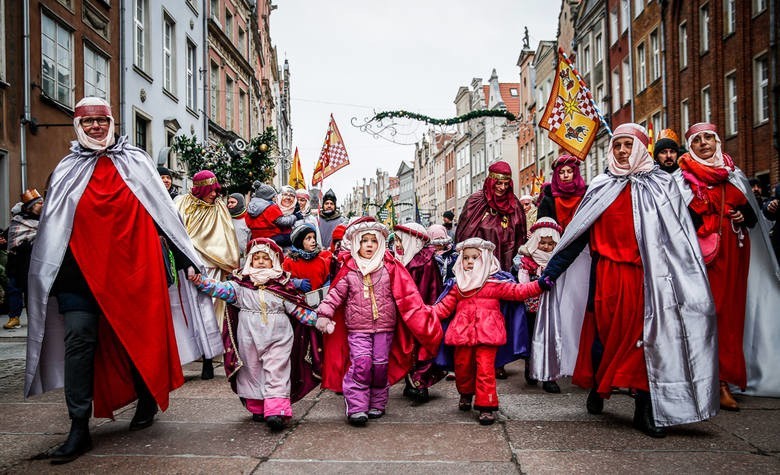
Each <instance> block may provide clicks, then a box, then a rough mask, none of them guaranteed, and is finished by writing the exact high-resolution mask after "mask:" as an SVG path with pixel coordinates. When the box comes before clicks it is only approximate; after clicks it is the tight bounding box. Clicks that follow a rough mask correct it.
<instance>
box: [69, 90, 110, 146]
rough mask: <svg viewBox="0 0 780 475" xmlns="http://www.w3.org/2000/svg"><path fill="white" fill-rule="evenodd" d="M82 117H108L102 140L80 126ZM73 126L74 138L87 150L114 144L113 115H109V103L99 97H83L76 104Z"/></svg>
mask: <svg viewBox="0 0 780 475" xmlns="http://www.w3.org/2000/svg"><path fill="white" fill-rule="evenodd" d="M82 117H108V134H107V135H106V137H105V138H104V139H103V140H95V139H93V138H92V137H90V136H89V135H87V133H86V132H85V131H84V128H83V127H81V119H82ZM73 128H74V129H76V138H77V139H78V141H79V143H80V144H81V146H82V147H84V148H86V149H89V150H97V151H101V150H105V149H107V148H108V147H110V146H112V145H114V116H113V115H111V104H109V103H108V102H107V101H106V100H105V99H101V98H100V97H85V98H84V99H82V100H80V101H79V102H78V104H76V108H75V109H74V110H73Z"/></svg>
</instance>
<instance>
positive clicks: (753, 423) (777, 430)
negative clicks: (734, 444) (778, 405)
mask: <svg viewBox="0 0 780 475" xmlns="http://www.w3.org/2000/svg"><path fill="white" fill-rule="evenodd" d="M751 399H759V398H751ZM761 399H765V398H761ZM712 423H713V424H716V425H718V426H719V427H721V428H723V430H726V431H728V432H731V433H732V434H734V435H735V436H737V437H739V438H741V439H744V440H746V441H747V442H749V443H750V444H752V445H753V446H755V447H757V448H759V449H761V450H763V451H765V452H780V411H775V410H750V409H743V410H741V411H739V412H728V411H720V412H719V413H718V415H717V416H715V417H714V418H712Z"/></svg>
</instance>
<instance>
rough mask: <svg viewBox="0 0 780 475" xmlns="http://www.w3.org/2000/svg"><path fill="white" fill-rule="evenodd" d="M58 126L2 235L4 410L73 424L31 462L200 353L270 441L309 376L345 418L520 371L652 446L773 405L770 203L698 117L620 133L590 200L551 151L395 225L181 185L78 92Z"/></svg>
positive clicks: (161, 404)
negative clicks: (69, 120)
mask: <svg viewBox="0 0 780 475" xmlns="http://www.w3.org/2000/svg"><path fill="white" fill-rule="evenodd" d="M73 125H74V129H75V132H76V137H77V140H76V141H75V142H74V143H73V146H72V148H71V151H70V154H69V155H67V156H66V157H65V158H63V160H62V161H61V162H60V164H59V165H58V166H57V167H56V169H55V170H54V171H53V173H52V175H51V178H50V180H49V183H48V185H47V189H46V194H45V202H44V197H41V196H40V194H39V193H38V192H37V191H35V190H28V191H26V192H25V194H24V196H23V197H22V204H21V205H20V209H19V212H18V214H16V215H15V216H14V219H13V221H12V224H11V227H10V229H9V231H8V236H7V242H8V244H7V245H8V249H9V254H10V258H9V263H8V265H7V274H8V276H9V279H8V289H9V292H8V294H9V299H8V300H9V322H8V324H6V328H13V327H15V326H17V325H18V324H19V319H18V317H19V312H20V311H21V306H22V305H25V303H24V302H25V301H26V306H27V309H28V319H29V329H28V347H27V371H26V376H25V377H26V380H25V396H27V397H29V396H33V395H35V394H39V393H42V392H45V391H48V390H51V389H54V388H59V387H63V386H64V388H65V402H66V405H67V408H68V413H69V415H70V418H71V430H70V433H69V435H68V438H67V440H66V441H65V443H63V444H62V445H61V446H59V447H57V448H56V449H53V450H52V451H51V453H50V454H48V456H50V457H51V459H52V463H66V462H69V461H71V460H74V459H75V458H77V457H79V456H80V455H81V454H83V453H85V452H87V451H89V450H90V449H91V446H92V442H91V437H90V433H89V419H90V417H91V416H92V415H94V416H95V417H112V416H113V413H114V411H115V410H117V409H119V408H121V407H123V406H125V405H127V404H129V403H131V402H133V401H135V400H137V401H138V403H137V405H136V412H135V415H134V417H133V419H132V421H131V423H130V430H139V429H143V428H145V427H149V426H150V425H152V424H153V423H154V418H155V415H156V413H157V412H158V410H165V409H166V408H167V407H168V404H169V393H170V392H171V391H173V390H174V389H176V388H178V387H179V386H181V385H182V384H183V383H184V377H183V372H182V365H183V364H186V363H189V362H192V361H196V360H201V361H202V364H203V366H202V371H201V378H202V379H212V378H213V377H214V367H213V364H214V362H215V361H220V362H221V363H222V365H223V366H224V369H225V374H226V376H227V379H228V381H229V383H230V386H231V389H232V390H233V391H234V392H235V393H236V395H237V396H238V397H239V398H240V400H241V402H242V404H243V405H244V407H245V408H246V409H247V411H248V412H249V413H250V414H251V418H252V420H254V421H257V422H262V423H264V424H266V425H267V426H268V428H269V429H270V430H281V429H283V428H284V427H286V426H287V424H288V423H289V421H290V419H291V417H292V403H294V402H295V401H296V400H298V399H300V398H301V397H303V396H304V395H305V394H307V393H308V392H309V391H311V390H312V389H313V388H315V387H317V386H319V385H321V386H322V387H323V388H325V389H329V390H332V391H335V392H338V393H340V394H343V397H344V403H345V413H346V420H347V421H348V423H349V424H350V425H353V426H364V425H366V424H367V423H368V421H369V420H371V419H378V418H381V417H382V416H383V415H384V414H385V412H386V411H387V410H388V408H387V405H388V395H389V388H390V386H391V385H393V384H395V383H396V382H399V381H401V380H402V379H403V380H404V391H403V394H404V396H406V397H407V398H409V399H411V400H412V401H414V402H415V403H418V404H419V403H425V402H427V401H428V400H429V398H430V391H432V390H435V385H436V384H437V383H439V382H440V381H442V380H444V379H445V376H452V379H454V380H455V386H456V388H457V391H458V393H459V395H460V398H459V400H458V402H457V408H458V409H459V410H462V411H472V410H474V411H476V420H477V421H478V422H479V423H480V424H482V425H490V424H492V423H494V422H495V420H496V411H497V410H498V409H499V396H498V393H497V386H496V379H497V378H506V377H508V374H507V372H506V370H505V368H504V366H505V365H506V364H507V363H509V362H511V361H515V360H519V359H523V360H525V364H524V378H525V382H526V384H527V385H529V386H535V385H537V384H538V383H539V382H541V383H542V388H543V389H544V391H546V392H547V393H552V394H555V393H560V392H561V388H560V386H559V385H558V383H557V380H558V379H560V378H562V377H564V376H572V382H573V383H574V384H575V385H578V386H580V387H582V388H585V389H587V390H588V391H589V393H588V396H587V398H586V401H585V407H586V410H587V411H588V412H589V413H591V414H600V413H602V411H603V410H604V405H605V401H606V400H608V399H609V398H610V397H611V396H612V395H613V394H615V393H616V392H623V393H627V394H630V395H631V396H632V397H633V398H634V399H635V413H634V420H633V424H634V426H635V427H636V428H637V429H638V430H641V431H642V432H643V433H645V434H647V435H649V436H651V437H664V436H665V434H666V427H668V426H673V425H678V424H685V423H690V422H696V421H701V420H705V419H708V418H710V417H712V416H714V415H715V414H716V413H717V411H718V410H719V409H725V410H738V409H739V404H738V402H737V400H736V399H735V398H734V397H733V394H732V391H733V390H740V391H745V392H747V393H748V394H755V395H763V396H774V397H778V396H780V371H778V369H777V368H776V367H775V365H774V362H775V361H776V358H777V351H776V350H775V347H776V346H777V345H776V343H777V339H778V338H780V325H778V323H777V319H776V318H775V315H774V314H773V309H775V308H777V307H776V306H775V305H776V304H780V301H779V300H780V271H779V270H778V262H777V260H776V255H777V252H776V251H777V241H778V236H777V231H776V223H777V214H778V207H779V205H778V199H779V198H780V189H778V188H776V189H775V196H774V198H768V197H765V196H764V195H763V190H762V189H761V188H760V186H758V187H756V186H755V183H754V184H753V186H751V183H749V182H748V180H747V178H746V177H745V176H744V174H743V173H742V172H741V171H740V170H739V168H738V167H736V166H735V165H734V161H733V160H732V159H731V157H729V156H728V155H727V154H726V153H725V152H723V150H722V148H721V141H720V138H719V136H718V134H717V131H716V130H715V127H714V126H713V125H712V124H696V125H694V126H692V127H691V128H690V129H689V130H688V131H687V132H686V137H685V138H686V142H685V150H687V151H685V153H683V154H681V152H682V151H683V150H681V147H680V144H678V143H677V141H676V140H675V138H674V137H673V136H667V137H664V138H662V139H660V140H659V141H657V142H656V143H655V148H654V156H652V155H651V154H650V153H649V152H648V146H649V145H650V143H649V138H648V135H647V132H646V131H645V130H644V128H643V127H641V126H640V125H637V124H622V125H620V126H618V127H616V128H615V131H614V135H613V137H612V138H611V141H610V147H609V154H608V164H607V169H606V170H605V171H604V173H602V174H600V175H598V176H597V177H595V178H594V179H593V181H592V182H591V183H590V185H589V186H586V183H585V181H584V179H583V178H582V176H581V174H580V163H579V160H578V159H577V158H575V157H573V156H570V155H566V154H564V155H561V156H560V157H558V159H557V160H556V161H555V162H554V163H553V175H552V179H551V181H550V183H548V184H546V185H545V186H544V187H543V188H542V190H541V192H540V193H539V194H538V195H537V196H531V195H524V196H520V197H518V196H517V195H516V194H515V189H514V184H513V182H512V178H511V168H510V166H509V164H508V163H506V162H502V161H498V162H495V163H493V164H491V165H490V167H489V169H488V176H487V178H486V179H485V181H484V184H483V187H482V189H481V190H478V191H477V192H475V193H474V194H473V195H471V196H470V197H469V198H468V200H467V202H466V203H465V205H464V206H463V208H462V212H461V214H460V216H459V217H458V219H457V221H456V220H455V215H454V214H453V213H452V212H450V211H448V212H445V213H444V215H443V216H442V223H441V224H433V225H431V226H430V227H428V228H426V227H424V226H423V225H421V224H419V223H403V224H399V225H396V226H395V227H394V228H393V229H392V230H391V229H388V228H387V227H386V226H385V225H383V224H382V223H380V222H378V221H377V220H376V219H374V218H372V217H369V216H363V217H359V218H353V219H352V220H347V219H346V218H345V217H343V216H341V214H340V212H339V209H338V206H337V198H336V195H335V193H334V192H333V191H332V190H328V191H327V192H326V193H325V194H324V196H323V198H322V205H321V208H320V209H319V210H314V209H312V207H311V197H310V195H309V192H308V191H307V190H303V189H300V190H296V189H293V188H292V187H288V186H284V187H282V188H281V189H279V190H278V191H277V190H276V189H275V188H273V187H272V186H270V185H268V184H265V183H255V184H254V186H253V189H252V191H251V193H248V194H246V195H245V194H242V193H232V194H226V193H223V192H224V190H223V189H222V186H221V185H220V183H219V181H218V178H217V177H216V176H215V175H214V173H212V172H211V171H209V170H200V171H197V173H195V174H194V175H193V185H192V187H191V189H190V190H186V192H184V191H183V192H182V193H177V192H176V191H175V189H174V188H173V187H172V179H171V178H172V177H171V172H170V170H168V169H167V168H163V167H161V168H158V169H155V165H154V164H153V161H152V160H151V159H150V158H149V157H148V155H146V154H145V153H144V152H143V151H142V150H140V149H138V148H136V147H134V146H132V145H130V144H129V143H128V142H127V138H126V137H124V136H121V137H120V136H115V135H114V133H113V130H114V127H113V126H114V119H113V115H112V112H111V110H110V106H109V105H108V104H107V103H106V102H105V101H103V100H101V99H97V98H85V99H83V100H82V101H80V102H79V103H78V104H77V106H76V108H75V114H74V122H73ZM772 222H774V223H775V224H772ZM770 224H771V225H772V226H774V230H773V231H771V232H770V229H769V227H770ZM391 232H392V239H390V238H391V235H390V234H391ZM770 234H771V241H770ZM11 289H14V290H13V291H12V290H11ZM14 292H18V294H19V295H20V296H19V297H16V298H18V299H19V300H14V299H13V298H10V294H12V293H14ZM21 296H23V297H21ZM11 301H13V302H14V303H13V304H10V302H11ZM17 307H18V308H19V312H17V311H16V308H17ZM12 308H13V310H12ZM453 373H454V374H453ZM448 379H449V378H448Z"/></svg>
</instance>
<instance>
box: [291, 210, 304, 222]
mask: <svg viewBox="0 0 780 475" xmlns="http://www.w3.org/2000/svg"><path fill="white" fill-rule="evenodd" d="M293 215H294V216H295V219H297V220H299V221H300V220H303V213H301V212H300V211H296V212H295V213H293Z"/></svg>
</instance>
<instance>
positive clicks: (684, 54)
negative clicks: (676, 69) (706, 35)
mask: <svg viewBox="0 0 780 475" xmlns="http://www.w3.org/2000/svg"><path fill="white" fill-rule="evenodd" d="M679 42H680V69H683V68H687V67H688V24H687V23H685V22H683V23H680V35H679Z"/></svg>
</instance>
